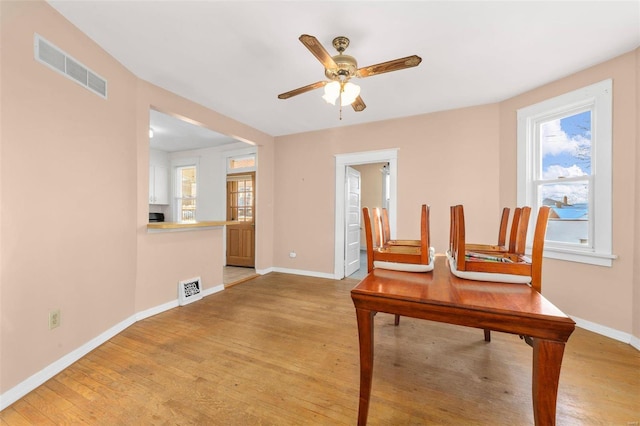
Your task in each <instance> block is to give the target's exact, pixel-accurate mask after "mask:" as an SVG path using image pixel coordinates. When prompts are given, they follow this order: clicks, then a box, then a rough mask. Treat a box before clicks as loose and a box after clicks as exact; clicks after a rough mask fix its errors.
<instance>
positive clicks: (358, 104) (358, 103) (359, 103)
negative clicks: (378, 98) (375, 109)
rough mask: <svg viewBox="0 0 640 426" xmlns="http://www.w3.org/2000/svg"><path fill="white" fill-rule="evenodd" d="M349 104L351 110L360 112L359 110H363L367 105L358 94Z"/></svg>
mask: <svg viewBox="0 0 640 426" xmlns="http://www.w3.org/2000/svg"><path fill="white" fill-rule="evenodd" d="M351 106H352V107H353V110H354V111H355V112H360V111H362V110H364V109H365V108H366V107H367V105H366V104H365V103H364V101H363V100H362V98H361V97H360V96H358V97H357V98H356V100H355V101H353V103H352V104H351Z"/></svg>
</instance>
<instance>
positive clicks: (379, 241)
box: [371, 207, 385, 247]
mask: <svg viewBox="0 0 640 426" xmlns="http://www.w3.org/2000/svg"><path fill="white" fill-rule="evenodd" d="M371 221H372V222H373V246H374V247H384V245H385V238H384V231H383V228H382V213H381V211H380V208H379V207H374V208H373V209H371Z"/></svg>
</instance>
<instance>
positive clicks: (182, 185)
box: [176, 166, 197, 222]
mask: <svg viewBox="0 0 640 426" xmlns="http://www.w3.org/2000/svg"><path fill="white" fill-rule="evenodd" d="M176 178H177V179H176V182H177V185H176V208H177V217H178V220H179V221H181V222H195V221H196V199H197V170H196V166H182V167H177V168H176Z"/></svg>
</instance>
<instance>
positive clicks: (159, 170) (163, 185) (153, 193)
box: [149, 164, 169, 204]
mask: <svg viewBox="0 0 640 426" xmlns="http://www.w3.org/2000/svg"><path fill="white" fill-rule="evenodd" d="M149 204H169V169H168V168H167V167H164V166H162V165H157V164H151V165H150V166H149Z"/></svg>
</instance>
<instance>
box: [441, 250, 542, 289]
mask: <svg viewBox="0 0 640 426" xmlns="http://www.w3.org/2000/svg"><path fill="white" fill-rule="evenodd" d="M447 259H448V260H449V267H450V268H451V273H452V274H453V275H455V276H456V277H458V278H462V279H463V280H473V281H491V282H498V283H510V284H529V283H530V282H531V277H529V276H526V275H513V274H500V273H495V272H475V271H458V269H457V268H456V261H455V259H454V258H453V256H452V255H451V252H450V251H448V250H447Z"/></svg>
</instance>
